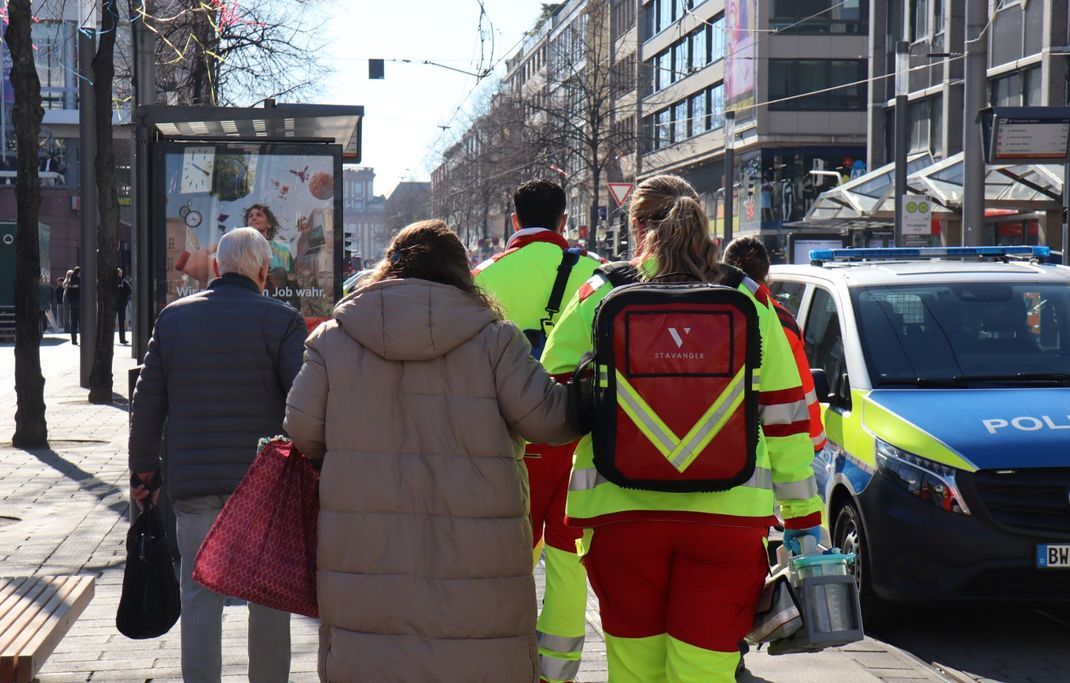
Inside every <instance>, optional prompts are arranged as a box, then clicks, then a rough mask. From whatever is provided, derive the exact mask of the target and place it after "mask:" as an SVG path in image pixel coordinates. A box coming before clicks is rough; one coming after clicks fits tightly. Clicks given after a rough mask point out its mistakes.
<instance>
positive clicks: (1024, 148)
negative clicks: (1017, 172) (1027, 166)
mask: <svg viewBox="0 0 1070 683" xmlns="http://www.w3.org/2000/svg"><path fill="white" fill-rule="evenodd" d="M1068 144H1070V121H1066V122H1062V123H1046V122H1044V123H1041V122H1025V121H1001V122H1000V123H999V124H997V127H996V140H995V149H994V150H993V152H994V154H993V157H994V158H995V159H996V160H997V161H999V160H1003V159H1009V160H1013V159H1022V158H1030V159H1059V160H1062V159H1066V157H1067V152H1068V151H1070V149H1068Z"/></svg>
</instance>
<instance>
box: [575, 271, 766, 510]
mask: <svg viewBox="0 0 1070 683" xmlns="http://www.w3.org/2000/svg"><path fill="white" fill-rule="evenodd" d="M722 268H723V276H722V278H721V280H720V281H719V282H718V283H717V284H710V283H698V282H695V283H672V284H658V283H656V282H638V281H637V279H636V278H635V275H634V270H632V271H631V272H630V273H629V272H628V269H627V267H626V266H625V267H621V265H619V264H610V265H609V266H605V267H603V270H602V272H603V273H604V274H605V275H606V276H607V278H609V279H610V281H611V282H613V284H614V285H618V284H623V283H624V282H629V281H630V282H632V284H623V286H617V287H615V288H614V289H613V291H612V292H610V293H609V294H608V295H607V296H606V298H605V299H603V300H602V302H601V303H600V304H599V307H598V310H597V312H596V313H595V320H594V330H593V332H594V352H593V354H592V355H591V356H590V357H589V358H588V359H587V360H586V364H587V365H589V366H590V369H591V370H592V372H591V373H590V378H591V379H590V381H591V382H592V383H593V390H591V391H590V394H589V395H590V396H591V399H590V401H591V403H592V405H590V406H589V409H590V410H592V411H593V429H592V441H593V447H594V464H595V467H596V468H597V470H598V472H599V473H600V474H601V475H602V476H604V477H605V478H606V479H608V480H609V481H611V482H613V483H614V484H617V485H618V486H623V487H626V488H635V489H644V490H650V491H670V492H694V491H724V490H726V489H730V488H732V487H734V486H738V485H740V484H742V483H744V482H746V481H747V480H748V479H750V478H751V476H752V475H753V474H754V467H755V456H756V450H757V446H758V392H757V384H758V369H759V367H760V366H761V336H760V332H759V326H758V313H757V310H756V309H755V306H754V302H753V301H752V300H751V299H750V298H749V297H747V295H746V294H744V293H743V292H741V291H739V290H738V289H736V287H737V286H738V285H739V284H740V283H741V282H742V281H743V279H744V277H745V276H744V275H743V274H742V273H741V272H740V271H738V270H736V269H735V268H730V267H726V266H722ZM581 366H582V364H581ZM586 369H587V368H583V370H586ZM583 370H581V369H577V373H576V376H577V377H580V376H581V375H582V371H583Z"/></svg>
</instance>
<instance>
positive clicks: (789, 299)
mask: <svg viewBox="0 0 1070 683" xmlns="http://www.w3.org/2000/svg"><path fill="white" fill-rule="evenodd" d="M769 291H770V292H772V294H773V298H774V299H776V300H777V303H779V304H780V305H781V306H783V307H784V308H786V309H788V310H789V311H790V312H791V314H792V315H793V316H795V317H796V318H798V317H799V307H800V306H801V305H802V298H803V292H805V291H806V285H805V284H803V283H802V282H777V281H773V282H771V283H769Z"/></svg>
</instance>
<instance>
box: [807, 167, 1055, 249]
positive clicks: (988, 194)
mask: <svg viewBox="0 0 1070 683" xmlns="http://www.w3.org/2000/svg"><path fill="white" fill-rule="evenodd" d="M907 174H908V176H907V187H908V189H909V191H910V192H914V193H917V194H925V195H928V196H929V197H931V198H932V199H933V203H934V213H935V214H936V215H940V214H941V213H943V214H958V213H959V212H960V211H961V209H962V184H963V174H964V171H963V155H962V153H959V154H956V155H954V156H951V157H948V158H947V159H944V160H942V161H938V162H935V163H934V162H933V159H932V157H931V156H929V155H928V154H920V155H918V156H914V157H911V158H910V160H909V162H908V166H907ZM1062 188H1063V168H1062V166H1060V165H1053V164H1016V165H1009V166H988V168H987V171H986V174H985V205H986V208H988V209H989V210H1011V211H1013V212H1018V213H1031V212H1036V211H1051V210H1059V208H1060V206H1061V203H1062V202H1061V200H1062V191H1063V189H1062ZM894 218H895V164H888V165H886V166H881V167H880V168H878V169H875V170H873V171H872V172H870V173H868V174H866V175H864V176H862V177H860V178H855V179H854V180H852V181H850V182H848V183H844V184H843V185H840V186H839V187H836V188H833V189H831V190H829V191H827V192H824V193H822V194H821V195H820V196H818V198H817V200H816V201H815V202H814V205H813V206H812V207H810V211H809V212H808V213H807V214H806V218H805V219H804V220H802V221H799V222H798V223H796V224H794V226H797V227H803V226H805V227H827V228H833V227H835V228H839V229H841V230H842V229H847V228H857V227H875V226H879V225H890V224H891V223H892V222H893V220H894Z"/></svg>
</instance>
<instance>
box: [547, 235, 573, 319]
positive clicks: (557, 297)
mask: <svg viewBox="0 0 1070 683" xmlns="http://www.w3.org/2000/svg"><path fill="white" fill-rule="evenodd" d="M579 260H580V251H579V250H578V249H573V248H570V249H565V250H564V252H563V253H562V254H561V263H559V264H558V266H557V277H556V278H554V286H553V289H551V290H550V298H549V299H547V301H546V313H547V315H548V316H549V317H550V318H553V317H554V316H555V315H557V314H558V313H559V312H560V311H561V300H562V299H564V298H565V287H567V286H568V278H569V275H571V274H572V269H573V268H574V267H575V265H576V263H577V262H579Z"/></svg>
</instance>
